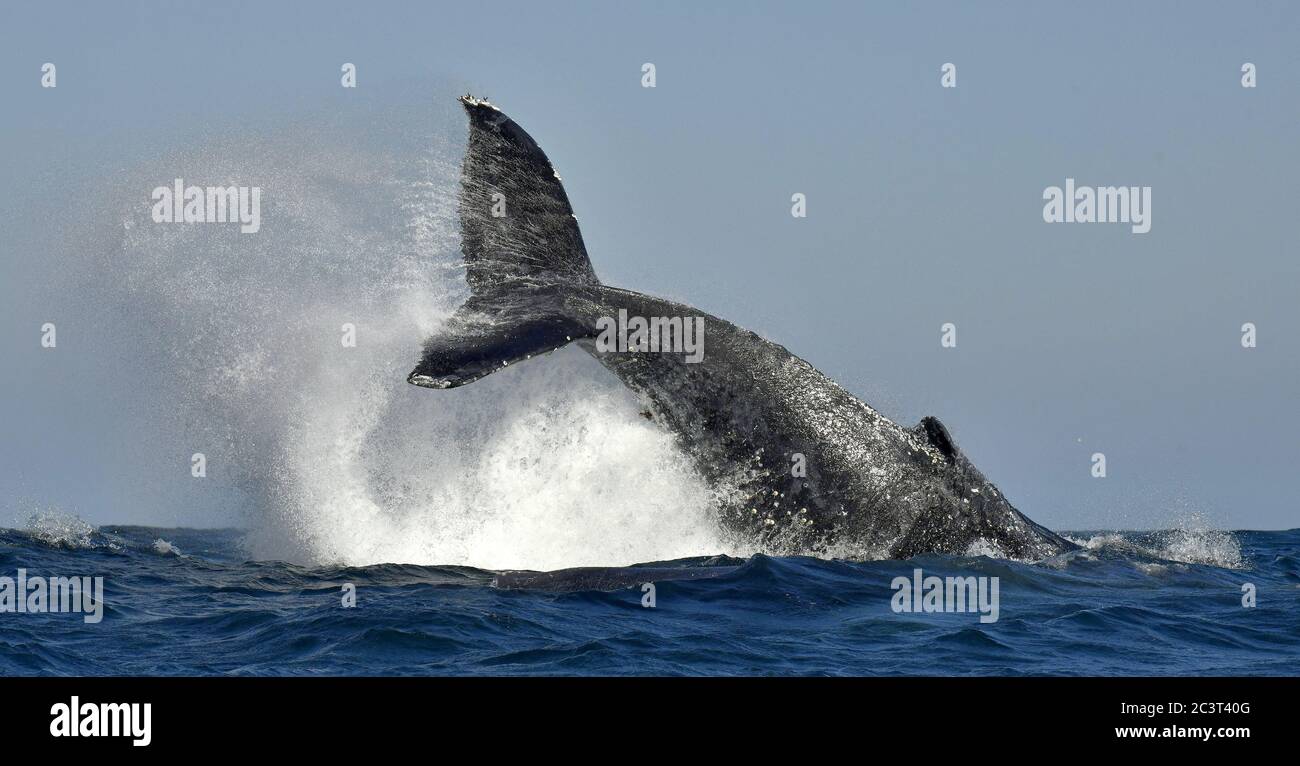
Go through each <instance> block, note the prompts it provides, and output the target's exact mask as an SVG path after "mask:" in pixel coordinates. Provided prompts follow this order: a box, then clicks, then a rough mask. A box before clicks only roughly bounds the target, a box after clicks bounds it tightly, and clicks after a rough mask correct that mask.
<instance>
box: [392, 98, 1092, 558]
mask: <svg viewBox="0 0 1300 766" xmlns="http://www.w3.org/2000/svg"><path fill="white" fill-rule="evenodd" d="M462 103H464V104H465V108H466V111H467V112H468V113H469V116H470V140H469V147H468V149H467V151H466V159H465V164H464V166H463V169H462V183H461V194H460V211H461V230H462V251H463V254H464V258H465V265H466V277H467V283H468V284H469V286H470V290H471V296H470V298H469V300H467V301H466V303H465V305H464V306H462V308H461V309H460V310H458V311H457V312H456V314H455V315H453V316H452V317H451V319H450V320H449V321H448V323H447V325H446V327H444V328H443V329H442V330H441V331H440V332H439V334H438V335H436V336H434V337H433V338H430V339H429V341H428V342H427V343H426V345H425V349H424V354H423V357H422V358H421V361H420V363H419V365H418V366H417V367H416V368H415V370H413V371H412V373H411V374H410V376H409V377H408V380H409V381H410V382H411V383H414V384H416V385H421V386H425V387H429V388H450V387H454V386H459V385H464V384H466V383H470V382H472V381H474V380H478V379H479V378H481V377H483V376H485V375H488V374H491V373H492V372H494V371H496V370H498V369H501V368H502V367H505V366H508V365H509V364H513V363H516V362H519V361H524V360H527V359H530V358H531V357H533V356H536V355H540V354H545V353H548V352H550V351H553V350H555V349H557V348H559V347H561V346H563V345H565V344H567V343H570V342H577V343H578V345H579V346H580V347H582V348H583V349H584V350H586V351H587V352H588V353H590V354H591V355H592V356H594V357H595V358H596V359H597V360H598V361H599V362H600V363H601V364H602V365H603V366H604V367H605V368H606V369H608V370H609V371H611V372H612V373H613V374H614V375H616V376H617V377H618V378H619V380H621V381H622V382H623V383H624V384H625V385H627V386H628V387H629V388H630V389H632V390H633V391H635V392H636V393H637V394H639V395H640V396H641V397H642V399H643V401H645V402H646V404H647V413H646V414H647V415H648V416H649V417H650V418H652V419H654V420H655V421H657V422H659V423H660V424H661V425H663V426H664V427H665V428H668V429H669V430H670V431H671V432H672V433H673V434H674V435H675V436H676V438H677V441H678V442H679V444H680V445H681V446H682V448H683V449H684V450H685V451H686V452H687V453H688V454H689V455H690V456H691V458H692V459H693V461H694V464H695V466H696V467H697V469H698V470H699V472H700V473H701V474H702V475H703V476H704V477H705V479H707V480H708V481H709V482H710V484H711V485H712V486H713V487H715V488H716V496H717V507H718V520H719V523H720V525H721V526H722V527H723V529H725V530H727V531H729V532H730V533H732V534H734V535H736V536H738V537H740V538H743V539H745V540H748V541H752V542H753V543H755V544H757V545H759V546H760V547H761V548H762V549H764V550H768V551H771V552H776V553H787V554H799V553H811V554H817V555H831V556H843V557H846V558H899V559H902V558H910V557H913V556H917V555H920V554H926V553H941V554H952V555H965V554H973V553H987V554H991V555H996V556H1002V557H1007V558H1014V559H1020V560H1040V559H1043V558H1046V557H1049V556H1053V555H1056V554H1059V553H1062V552H1065V551H1068V550H1071V549H1073V548H1075V547H1076V546H1075V545H1074V544H1072V543H1070V542H1069V541H1067V540H1065V539H1064V538H1062V537H1060V536H1058V535H1056V534H1055V533H1053V532H1051V531H1050V530H1048V529H1046V528H1044V527H1042V526H1040V525H1038V524H1036V523H1034V522H1033V521H1031V520H1030V519H1028V518H1027V517H1025V516H1024V515H1023V514H1022V513H1020V512H1019V511H1018V510H1016V509H1015V507H1013V506H1012V504H1011V503H1010V502H1009V501H1008V500H1007V499H1006V498H1005V497H1004V496H1003V495H1002V493H1001V492H1000V491H998V489H997V488H996V487H995V486H993V484H992V483H991V482H990V481H988V479H986V478H985V477H984V475H983V474H982V473H980V471H979V470H978V469H976V468H975V466H974V465H973V464H971V462H970V461H969V460H968V459H967V458H966V456H965V455H964V454H963V453H962V452H961V450H959V449H958V448H957V446H956V444H955V443H954V442H953V440H952V438H951V436H950V435H949V434H948V431H947V429H946V428H945V427H944V426H943V425H942V424H941V423H940V422H939V421H938V420H937V419H934V418H924V419H922V421H921V422H920V423H919V424H918V425H917V426H916V427H915V428H910V429H909V428H904V427H903V426H900V425H898V424H897V423H894V422H893V421H891V420H889V419H888V418H886V417H884V416H883V415H881V414H880V413H879V412H877V411H876V410H874V409H872V408H871V407H870V406H868V405H867V404H866V403H864V402H862V401H861V400H859V399H857V398H856V397H854V396H853V395H852V394H850V393H849V392H847V391H845V390H844V389H843V388H842V387H840V386H839V385H838V384H836V383H835V382H833V381H831V380H830V379H828V378H827V377H826V376H824V375H822V374H821V373H820V372H818V371H817V370H816V369H815V368H814V367H813V366H812V365H810V364H809V363H808V362H806V361H804V360H803V359H800V358H799V357H797V356H795V355H794V354H792V353H790V352H789V351H788V350H786V349H785V348H784V347H782V346H780V345H779V344H776V343H773V342H771V341H769V340H766V339H764V338H762V337H760V336H758V335H756V334H755V333H753V332H750V331H748V330H745V329H743V328H740V327H737V326H736V325H734V324H732V323H731V322H728V321H726V320H724V319H720V318H718V317H715V316H711V315H708V314H705V313H704V312H701V311H700V310H699V309H696V308H694V307H691V306H687V305H684V304H680V303H674V302H672V301H667V300H663V299H660V298H655V297H652V296H648V295H642V294H640V293H636V292H632V291H629V290H623V289H619V288H614V287H609V286H606V285H603V284H601V283H600V282H599V280H598V279H597V278H596V276H595V273H594V271H593V270H592V269H591V264H590V261H589V260H588V258H587V253H586V248H585V246H584V245H583V243H582V237H581V233H580V232H579V229H578V225H577V221H576V219H575V218H574V216H573V213H572V209H571V208H570V206H569V202H568V198H567V195H566V194H565V192H564V189H563V185H562V184H561V182H560V179H559V176H558V175H557V174H556V173H555V171H554V169H553V168H552V167H551V164H550V162H549V160H548V159H547V158H546V155H545V154H544V153H543V152H542V151H541V149H540V148H539V147H538V146H537V144H536V142H535V141H533V139H532V137H531V136H529V135H528V134H527V133H526V132H524V131H523V129H522V128H520V127H519V126H518V125H517V124H516V123H515V122H514V121H512V120H510V119H509V118H508V117H506V116H505V115H504V114H503V113H502V112H500V110H498V109H497V108H496V107H494V106H492V105H491V104H488V103H487V102H485V101H480V100H477V99H473V98H471V97H465V98H463V99H462ZM502 199H504V200H505V203H506V205H507V210H508V211H509V212H508V213H507V214H506V215H504V216H496V215H492V214H490V213H489V211H490V210H491V209H492V205H493V204H494V202H499V201H500V200H502ZM620 309H622V310H626V312H627V315H628V316H639V317H702V318H703V326H704V344H703V348H704V354H703V359H702V360H701V361H699V362H698V363H688V362H687V361H686V358H685V355H684V354H682V353H669V352H610V351H601V350H599V348H598V345H597V343H596V342H595V340H594V339H595V337H596V335H597V321H598V320H600V319H601V318H602V317H613V316H617V315H618V314H619V311H620ZM797 456H802V458H801V459H799V458H798V457H797ZM796 464H799V465H802V467H803V468H804V473H805V474H806V475H796V474H797V472H796V470H795V466H796Z"/></svg>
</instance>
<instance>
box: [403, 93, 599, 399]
mask: <svg viewBox="0 0 1300 766" xmlns="http://www.w3.org/2000/svg"><path fill="white" fill-rule="evenodd" d="M460 102H461V104H463V105H464V107H465V111H466V113H468V115H469V143H468V145H467V148H466V150H465V161H464V164H463V166H462V168H461V185H460V199H459V202H460V230H461V252H462V255H463V257H464V263H465V280H466V282H467V283H468V285H469V289H470V298H469V300H467V301H466V302H465V305H464V306H462V307H461V308H460V309H458V310H457V311H456V312H455V313H454V314H453V315H452V316H451V317H450V318H449V319H448V321H447V323H446V324H445V325H444V326H443V327H442V328H441V330H440V331H439V332H438V333H437V334H436V335H434V336H433V337H432V338H429V340H428V341H426V342H425V344H424V354H423V356H422V357H421V359H420V363H419V365H417V366H416V368H415V369H414V370H412V371H411V374H410V375H408V376H407V381H408V382H410V383H414V384H415V385H418V386H425V387H427V388H453V387H455V386H461V385H464V384H466V383H472V382H473V381H475V380H478V379H479V378H482V377H484V376H485V375H489V374H491V373H492V372H495V371H496V370H499V369H502V368H503V367H507V366H509V365H510V364H511V363H513V362H516V361H520V360H523V359H527V358H528V357H530V356H533V355H536V354H543V353H547V352H550V351H554V350H556V349H557V348H559V347H561V346H563V345H565V344H567V343H569V342H570V341H573V340H576V339H578V338H580V337H586V336H587V335H589V334H590V333H591V332H592V329H591V328H586V327H582V326H580V325H579V323H578V322H577V321H576V320H574V319H573V318H571V316H570V315H569V314H568V312H566V310H565V307H564V300H563V299H564V295H565V294H566V293H567V292H569V291H570V290H572V289H573V288H575V287H581V286H595V285H599V284H600V282H599V281H598V280H597V279H596V274H595V272H594V271H593V270H592V268H591V261H590V260H589V259H588V257H587V248H586V246H585V245H584V244H583V242H582V232H581V231H579V229H578V221H577V219H576V218H574V216H573V209H572V207H570V205H569V198H568V195H566V194H565V192H564V186H563V184H562V183H561V182H560V177H559V176H558V175H557V174H556V173H555V169H554V168H553V167H552V166H551V162H550V160H549V159H547V157H546V154H545V153H544V152H543V151H542V150H541V148H540V147H538V145H537V142H536V141H534V140H533V138H532V136H530V135H528V133H527V132H525V131H524V129H523V128H521V127H519V125H518V124H516V123H515V122H514V120H511V119H510V118H509V117H507V116H506V115H505V114H504V113H503V112H501V110H499V109H497V108H496V107H495V106H493V105H492V104H490V103H488V102H487V101H484V100H480V99H476V98H473V97H471V96H464V97H462V98H461V99H460Z"/></svg>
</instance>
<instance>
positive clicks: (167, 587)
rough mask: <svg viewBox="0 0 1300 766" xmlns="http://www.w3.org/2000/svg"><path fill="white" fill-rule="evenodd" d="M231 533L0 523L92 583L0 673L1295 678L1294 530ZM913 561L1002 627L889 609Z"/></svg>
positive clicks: (29, 549)
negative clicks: (415, 545) (454, 536)
mask: <svg viewBox="0 0 1300 766" xmlns="http://www.w3.org/2000/svg"><path fill="white" fill-rule="evenodd" d="M247 537H248V536H247V533H245V532H242V531H239V530H192V529H158V528H146V527H123V526H106V527H101V528H98V529H96V528H92V527H90V526H89V525H85V524H83V523H80V522H77V521H76V520H73V519H67V518H64V519H54V518H49V517H46V518H37V519H34V520H33V521H32V523H30V524H29V525H28V526H27V527H26V528H24V529H22V530H4V531H3V532H0V575H3V576H8V577H15V576H16V570H17V569H18V568H23V569H25V571H26V573H27V575H28V577H32V576H37V575H39V576H73V575H81V576H102V577H103V578H104V591H103V598H104V609H103V619H102V621H101V622H99V623H96V624H87V623H86V622H85V621H84V619H83V616H82V615H80V614H75V613H64V614H29V613H23V614H18V613H0V674H3V675H33V674H61V675H83V674H84V675H94V674H131V675H135V674H139V675H154V674H159V675H171V674H182V675H185V674H231V675H321V674H352V675H387V674H419V675H534V674H536V675H570V674H572V675H629V674H647V675H679V674H726V675H823V674H829V675H844V674H849V675H883V674H888V675H898V674H921V675H1022V674H1029V675H1056V674H1066V675H1072V674H1083V675H1108V674H1119V675H1166V674H1171V675H1217V674H1233V675H1236V674H1263V675H1296V674H1300V530H1291V531H1287V532H1251V531H1244V532H1233V533H1223V532H1210V531H1185V530H1173V531H1168V532H1154V533H1104V534H1102V533H1090V534H1086V535H1072V537H1074V539H1076V540H1078V541H1079V542H1081V543H1083V544H1084V547H1083V548H1082V549H1081V550H1079V551H1077V552H1074V553H1070V554H1067V555H1064V556H1061V557H1058V558H1055V559H1051V560H1047V561H1043V562H1038V563H1022V562H1012V561H1005V560H998V559H993V558H988V557H984V556H969V557H941V556H927V557H921V558H918V559H915V560H912V561H864V562H853V561H838V560H821V559H816V558H806V557H773V556H767V555H762V554H756V555H752V556H749V557H744V558H740V557H728V556H718V557H711V558H700V557H695V558H688V559H679V560H674V561H664V562H653V563H651V564H646V565H640V566H633V567H620V568H583V569H566V570H560V571H556V572H549V573H542V572H501V571H492V570H486V569H477V568H473V567H466V566H414V565H404V564H376V565H370V566H355V567H341V566H304V565H296V564H290V563H285V562H279V561H265V560H250V559H249V557H248V555H247V554H246V550H247V547H246V544H247ZM918 567H919V568H921V569H922V570H923V571H924V573H925V575H939V576H976V577H980V576H985V577H997V578H999V583H1000V586H999V610H998V612H999V613H998V619H997V621H996V622H990V623H982V622H981V621H980V620H979V614H978V613H941V614H935V613H900V612H895V611H894V610H893V609H892V608H891V597H892V596H893V595H894V593H895V591H894V590H893V589H892V588H891V583H892V581H893V579H894V578H895V577H899V576H902V577H909V578H910V577H911V576H912V572H913V569H914V568H918ZM647 582H649V583H653V584H654V606H653V607H647V606H645V605H644V604H643V600H645V598H646V596H647V593H646V592H645V591H644V587H643V586H644V583H647ZM347 583H351V584H352V585H353V586H354V587H355V596H356V605H355V606H354V607H345V606H343V593H344V585H345V584H347ZM1246 583H1250V584H1252V585H1253V586H1254V592H1255V597H1256V606H1254V607H1251V608H1247V607H1243V605H1242V597H1243V593H1242V586H1243V584H1246Z"/></svg>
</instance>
